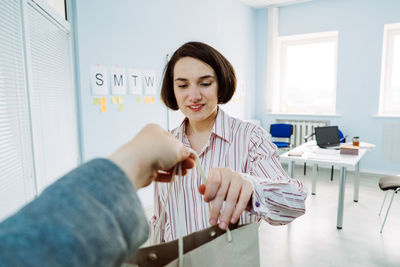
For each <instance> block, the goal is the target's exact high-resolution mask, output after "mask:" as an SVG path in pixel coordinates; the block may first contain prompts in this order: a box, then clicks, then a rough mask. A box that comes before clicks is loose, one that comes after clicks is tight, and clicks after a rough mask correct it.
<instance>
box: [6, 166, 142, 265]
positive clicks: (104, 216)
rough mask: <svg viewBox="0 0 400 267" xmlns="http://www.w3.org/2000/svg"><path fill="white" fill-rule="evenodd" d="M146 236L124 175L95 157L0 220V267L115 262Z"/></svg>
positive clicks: (114, 263)
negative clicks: (12, 213)
mask: <svg viewBox="0 0 400 267" xmlns="http://www.w3.org/2000/svg"><path fill="white" fill-rule="evenodd" d="M147 237H148V224H147V220H146V218H145V214H144V211H143V208H142V206H141V203H140V201H139V198H138V196H137V194H136V191H135V189H134V187H133V186H132V184H131V182H130V181H129V179H128V177H127V176H126V175H125V173H124V172H123V171H122V170H121V169H120V168H119V167H118V166H117V165H115V164H114V163H113V162H111V161H109V160H107V159H95V160H92V161H90V162H88V163H86V164H83V165H82V166H80V167H78V168H76V169H74V170H73V171H71V172H70V173H68V174H66V175H65V176H63V177H62V178H60V179H59V180H58V181H57V182H55V183H54V184H53V185H51V186H49V187H48V188H47V189H46V190H44V191H43V193H42V194H41V195H40V196H39V197H38V198H36V199H35V200H34V201H32V202H31V203H29V204H28V205H27V206H25V207H24V208H22V209H21V210H20V211H18V212H17V213H16V214H15V215H13V216H11V217H9V218H8V219H6V220H5V221H4V222H2V223H1V224H0V266H41V267H42V266H120V265H121V263H122V262H123V261H124V260H125V259H127V258H129V257H130V256H131V255H132V253H133V252H134V251H135V250H136V249H137V248H138V247H139V246H140V245H141V244H142V243H143V242H144V241H145V240H146V239H147Z"/></svg>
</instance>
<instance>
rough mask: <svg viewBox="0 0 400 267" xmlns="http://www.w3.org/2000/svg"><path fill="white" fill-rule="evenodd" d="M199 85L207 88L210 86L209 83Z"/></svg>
mask: <svg viewBox="0 0 400 267" xmlns="http://www.w3.org/2000/svg"><path fill="white" fill-rule="evenodd" d="M200 85H201V86H206V87H207V86H210V85H211V83H201V84H200Z"/></svg>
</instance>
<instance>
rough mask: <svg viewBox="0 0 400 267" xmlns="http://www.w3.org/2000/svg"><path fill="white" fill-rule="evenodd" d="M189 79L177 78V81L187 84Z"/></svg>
mask: <svg viewBox="0 0 400 267" xmlns="http://www.w3.org/2000/svg"><path fill="white" fill-rule="evenodd" d="M187 80H188V79H185V78H176V79H175V81H183V82H186V81H187Z"/></svg>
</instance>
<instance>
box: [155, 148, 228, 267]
mask: <svg viewBox="0 0 400 267" xmlns="http://www.w3.org/2000/svg"><path fill="white" fill-rule="evenodd" d="M190 152H191V153H192V154H193V155H194V156H195V165H196V168H197V169H198V170H199V172H200V176H201V178H202V182H203V184H206V182H207V178H206V175H205V172H204V169H203V166H202V165H201V163H200V160H199V157H198V155H197V153H196V152H195V151H194V150H193V149H190ZM177 169H178V186H179V187H178V210H180V211H183V210H184V205H183V198H182V166H181V164H178V165H177V166H175V168H174V170H173V172H172V177H175V175H176V172H177ZM173 182H174V181H171V182H170V183H169V185H168V193H167V198H166V199H165V202H164V204H163V206H162V209H161V215H160V220H159V222H158V224H157V227H156V229H157V230H156V231H157V232H156V234H155V235H154V240H153V244H155V243H156V240H157V238H158V236H159V234H160V228H161V226H160V224H161V222H162V220H163V219H164V216H165V212H166V206H167V203H168V201H169V197H170V195H171V189H172V183H173ZM208 209H209V211H210V209H211V207H210V203H208ZM178 218H179V227H178V237H179V238H178V251H179V267H181V266H182V262H183V228H184V223H185V221H184V218H183V216H181V215H179V214H178ZM226 233H227V239H228V242H232V234H231V231H230V230H229V228H227V229H226Z"/></svg>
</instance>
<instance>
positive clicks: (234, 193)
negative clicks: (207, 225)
mask: <svg viewBox="0 0 400 267" xmlns="http://www.w3.org/2000/svg"><path fill="white" fill-rule="evenodd" d="M234 175H237V174H236V173H235V174H234ZM241 187H242V181H241V180H240V178H232V179H231V181H230V184H229V190H228V192H227V197H226V201H225V206H224V210H223V211H222V213H221V217H220V223H219V227H220V228H221V229H222V230H225V229H226V228H227V227H228V225H229V222H230V219H231V216H232V214H233V211H234V210H235V206H236V202H237V200H238V197H239V193H240V189H241Z"/></svg>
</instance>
